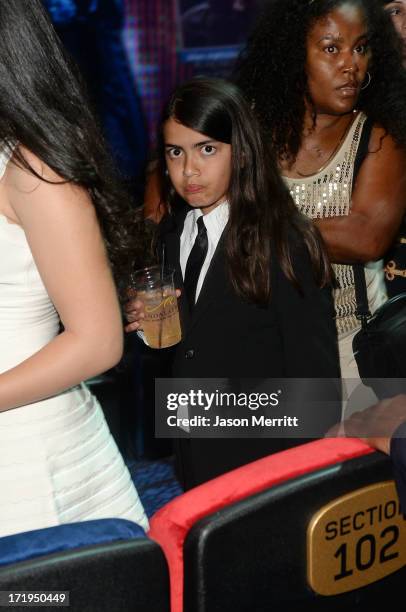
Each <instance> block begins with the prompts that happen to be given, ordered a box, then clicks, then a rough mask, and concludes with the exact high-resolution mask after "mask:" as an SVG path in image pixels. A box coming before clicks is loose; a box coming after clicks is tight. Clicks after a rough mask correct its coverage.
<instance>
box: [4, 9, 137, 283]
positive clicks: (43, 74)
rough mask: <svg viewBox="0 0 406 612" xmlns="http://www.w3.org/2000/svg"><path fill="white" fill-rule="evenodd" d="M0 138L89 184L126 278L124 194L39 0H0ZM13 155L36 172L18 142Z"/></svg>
mask: <svg viewBox="0 0 406 612" xmlns="http://www.w3.org/2000/svg"><path fill="white" fill-rule="evenodd" d="M0 140H1V141H3V142H4V143H5V144H6V145H8V146H9V147H10V148H12V147H13V146H14V143H18V144H20V145H23V146H24V147H25V148H27V149H28V150H30V151H32V152H33V153H34V154H35V155H36V156H37V157H38V158H39V159H41V160H42V161H43V162H44V163H45V164H47V165H48V166H49V167H50V168H52V170H54V171H55V172H56V173H57V174H58V175H59V176H61V177H62V179H63V180H64V181H69V182H72V183H76V184H77V185H80V186H81V187H83V188H84V189H86V190H87V191H88V193H89V195H90V197H91V199H92V201H93V204H94V206H95V209H96V213H97V217H98V220H99V222H100V226H101V229H102V232H103V235H104V239H105V242H106V246H107V250H108V253H109V257H110V261H111V263H112V267H113V272H114V274H115V277H116V280H118V281H122V283H123V284H125V282H126V280H125V278H126V273H127V268H128V267H129V265H130V264H131V260H132V259H133V258H134V257H135V253H134V249H136V248H137V247H136V244H135V241H134V239H133V236H132V231H131V228H132V227H133V224H132V223H131V214H133V213H131V207H130V205H129V197H128V195H127V193H126V192H123V190H122V189H123V188H122V186H121V185H120V183H119V182H118V181H117V180H116V177H115V172H114V169H113V167H112V164H111V162H110V157H109V155H108V153H107V152H106V146H105V143H104V141H103V139H102V137H101V136H100V132H99V129H98V127H97V125H96V122H95V119H94V117H93V114H92V112H91V110H90V109H89V104H88V100H87V96H86V94H85V92H84V87H83V85H82V83H81V79H80V76H79V74H78V72H77V69H76V68H75V67H74V65H73V64H72V63H71V61H70V59H69V58H68V56H67V54H66V53H65V51H64V48H63V46H62V44H61V42H60V41H59V38H58V37H57V35H56V33H55V31H54V29H53V27H52V24H51V22H50V19H49V17H48V14H47V12H46V11H45V9H44V7H43V5H42V3H41V0H0ZM13 159H14V161H15V162H16V163H18V164H19V165H21V166H22V167H24V168H26V169H27V170H29V171H30V172H32V173H34V174H36V173H35V171H34V170H33V169H32V168H31V167H30V166H29V164H28V162H27V161H26V159H25V158H24V155H23V154H22V152H21V150H20V149H19V148H17V149H15V151H14V156H13ZM40 178H41V177H40Z"/></svg>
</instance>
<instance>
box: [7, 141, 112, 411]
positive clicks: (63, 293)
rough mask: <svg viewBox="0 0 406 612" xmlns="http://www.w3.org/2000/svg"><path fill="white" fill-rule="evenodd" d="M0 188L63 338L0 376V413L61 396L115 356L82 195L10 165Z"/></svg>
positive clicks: (108, 292)
mask: <svg viewBox="0 0 406 612" xmlns="http://www.w3.org/2000/svg"><path fill="white" fill-rule="evenodd" d="M24 155H25V156H26V158H27V159H28V161H29V162H30V163H31V165H32V166H33V167H34V168H35V169H36V170H37V171H38V172H39V173H40V174H42V175H43V176H44V177H45V178H47V179H48V180H51V181H60V177H58V176H57V175H55V173H54V172H52V170H50V169H49V168H48V167H46V166H44V164H42V163H41V162H40V161H39V160H38V159H37V158H36V157H34V156H33V155H32V154H30V153H29V152H27V151H24ZM2 183H3V184H2V192H3V197H4V199H5V201H6V206H8V209H9V210H11V211H12V215H13V216H14V217H15V219H16V220H17V221H18V223H20V225H21V226H22V228H23V229H24V231H25V233H26V236H27V240H28V243H29V246H30V248H31V251H32V254H33V257H34V260H35V262H36V265H37V267H38V270H39V272H40V275H41V277H42V280H43V283H44V285H45V287H46V289H47V291H48V294H49V296H50V299H51V300H52V302H53V303H54V305H55V308H56V310H57V311H58V313H59V315H60V318H61V321H62V323H63V326H64V331H63V333H61V334H60V335H59V336H57V337H56V338H55V339H54V340H52V341H51V342H50V343H49V344H47V345H46V346H45V347H44V348H42V349H41V350H40V351H39V352H37V353H36V354H34V355H33V356H32V357H30V358H29V359H27V360H25V361H24V362H22V363H21V364H19V365H18V366H16V367H14V368H13V369H11V370H8V371H7V372H4V373H3V374H0V411H3V410H7V409H10V408H15V407H17V406H20V405H24V404H28V403H31V402H34V401H37V400H40V399H42V398H46V397H49V396H52V395H54V394H56V393H58V392H60V391H63V390H64V389H67V388H69V387H70V386H72V385H74V384H77V383H79V382H80V381H82V380H85V379H87V378H89V377H91V376H94V375H95V374H97V373H99V372H102V371H105V370H107V369H108V368H110V367H112V366H113V365H114V364H115V363H117V361H118V360H119V359H120V357H121V354H122V323H121V315H120V309H119V305H118V301H117V296H116V291H115V287H114V283H113V279H112V275H111V272H110V267H109V264H108V261H107V257H106V252H105V248H104V244H103V240H102V237H101V234H100V230H99V225H98V222H97V219H96V214H95V210H94V207H93V205H92V203H91V201H90V198H89V196H88V195H87V193H86V192H85V191H84V190H83V189H81V188H79V187H77V186H74V185H72V184H61V185H54V184H49V183H46V182H44V181H41V180H39V179H37V178H36V177H35V176H33V175H32V174H30V173H28V172H27V171H25V170H23V169H21V168H19V167H18V166H16V165H15V164H13V163H9V165H8V167H7V171H6V174H5V176H4V178H3V181H2Z"/></svg>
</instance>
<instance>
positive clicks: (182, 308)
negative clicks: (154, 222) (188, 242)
mask: <svg viewBox="0 0 406 612" xmlns="http://www.w3.org/2000/svg"><path fill="white" fill-rule="evenodd" d="M189 210H190V209H189V208H188V207H181V209H180V210H179V211H177V212H176V213H175V214H173V215H170V216H168V217H167V218H166V220H165V224H163V225H162V227H161V247H160V251H161V252H160V253H159V257H160V261H161V262H162V259H164V261H165V262H166V263H167V264H168V265H170V266H173V267H174V268H175V288H176V289H180V290H181V292H182V293H181V296H180V298H179V300H178V306H179V313H180V321H181V327H182V331H183V335H184V334H185V333H186V331H187V329H188V327H189V322H190V313H189V306H188V303H187V300H186V297H185V294H184V289H183V276H182V270H181V267H180V237H181V235H182V231H183V226H184V224H185V218H186V215H187V213H188V211H189Z"/></svg>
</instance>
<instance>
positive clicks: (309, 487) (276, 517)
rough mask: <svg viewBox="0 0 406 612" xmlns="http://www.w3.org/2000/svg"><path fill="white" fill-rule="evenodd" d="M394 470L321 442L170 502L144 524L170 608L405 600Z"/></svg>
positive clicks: (353, 443)
mask: <svg viewBox="0 0 406 612" xmlns="http://www.w3.org/2000/svg"><path fill="white" fill-rule="evenodd" d="M391 477H392V472H391V465H390V461H389V459H387V458H386V457H385V456H383V455H381V454H379V453H375V452H373V451H372V450H371V449H370V448H369V447H368V446H367V445H365V444H364V443H363V442H361V441H359V440H350V439H325V440H317V441H314V442H311V443H309V444H305V445H302V446H300V447H296V448H292V449H289V450H287V451H284V452H281V453H277V454H275V455H271V456H269V457H266V458H264V459H261V460H259V461H256V462H254V463H251V464H249V465H247V466H244V467H242V468H239V469H237V470H234V471H233V472H230V473H228V474H225V475H223V476H220V477H219V478H216V479H214V480H212V481H210V482H208V483H205V484H204V485H202V486H200V487H197V488H196V489H193V490H191V491H189V492H188V493H186V494H184V495H182V496H180V497H179V498H177V499H175V500H173V501H172V502H171V503H170V504H168V505H167V506H166V507H164V508H162V509H161V510H160V511H159V512H158V513H157V514H156V515H155V516H154V517H153V518H152V520H151V529H150V536H151V537H152V538H154V539H155V540H156V541H158V542H159V543H160V544H161V546H162V548H163V549H164V551H165V554H166V556H167V559H168V563H169V571H170V577H171V598H172V607H171V610H172V612H183V610H184V612H209V611H210V612H215V611H217V610H218V611H221V612H226V611H230V612H231V611H232V612H240V611H241V612H242V611H251V610H255V612H260V611H264V612H265V610H266V611H272V612H279V611H282V610H289V611H290V610H294V611H295V612H302V611H303V612H305V611H306V612H307V611H308V612H310V611H312V612H313V611H325V612H327V611H329V612H331V611H335V610H337V611H338V610H340V611H342V610H348V611H351V612H352V611H353V610H357V611H361V610H362V611H366V610H371V609H376V605H380V606H382V605H385V603H386V604H387V603H388V602H390V601H395V600H396V599H401V598H402V599H403V595H404V593H403V588H404V587H403V584H404V581H405V579H406V574H405V567H404V563H405V557H404V555H405V553H406V540H405V529H404V524H403V517H402V516H401V515H399V509H398V501H397V497H396V492H395V490H394V485H393V483H389V484H388V483H387V481H388V480H390V479H391ZM377 483H384V484H382V485H379V486H377V488H376V487H375V485H376V484H377ZM337 500H338V501H337ZM371 500H372V501H371ZM371 504H372V505H371ZM365 506H366V507H365ZM372 506H374V507H375V510H374V511H372ZM386 510H388V517H389V518H388V519H387V518H386V517H385V516H384V514H385V512H386ZM389 510H390V511H389ZM362 513H363V514H362ZM379 513H380V514H379ZM371 514H373V516H374V517H375V518H374V521H375V522H374V524H373V525H372V526H371V525H370V524H368V516H369V515H371ZM354 517H356V520H355V519H354ZM379 519H381V520H379ZM402 550H404V552H402ZM384 574H387V575H386V577H383V575H384ZM377 577H378V578H379V580H378V581H376V578H377ZM374 580H375V581H374ZM374 606H375V607H374Z"/></svg>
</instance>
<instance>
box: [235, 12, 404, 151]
mask: <svg viewBox="0 0 406 612" xmlns="http://www.w3.org/2000/svg"><path fill="white" fill-rule="evenodd" d="M343 4H350V5H354V6H358V7H360V9H361V10H362V11H363V13H364V14H365V17H366V24H367V28H368V39H369V46H370V50H371V54H372V60H371V63H370V66H369V68H368V70H369V72H370V75H371V82H370V84H369V86H368V87H366V88H365V89H364V90H363V91H361V95H360V98H359V100H358V102H357V109H359V110H362V111H364V112H365V113H366V114H367V115H368V117H369V118H370V119H371V120H372V121H373V122H374V123H378V124H380V125H382V126H383V127H384V128H385V129H386V131H387V132H388V133H389V134H390V135H391V136H392V137H393V138H394V140H395V141H396V142H397V143H398V144H399V145H401V146H403V147H406V104H405V100H406V72H405V71H404V69H403V68H402V51H401V42H400V40H399V37H398V36H397V35H396V33H395V31H394V28H393V26H392V23H391V21H390V17H389V16H388V15H387V14H385V12H384V11H383V9H382V0H313V2H311V1H310V0H267V2H266V3H265V6H264V8H263V13H262V14H261V16H260V18H259V19H258V22H257V25H256V27H255V29H254V31H253V33H252V36H251V37H250V39H249V41H248V44H247V46H246V48H245V49H244V50H243V51H242V54H241V57H240V59H239V61H238V63H237V67H236V70H235V75H234V79H235V81H236V82H237V83H238V85H239V86H240V87H241V88H242V90H243V91H244V93H245V95H246V96H247V98H248V99H249V100H252V101H255V112H256V114H257V116H258V119H259V121H260V123H261V128H262V129H263V131H264V132H265V133H266V136H267V138H268V139H269V140H271V141H272V143H273V146H274V150H275V152H276V155H277V156H278V158H279V159H283V158H285V159H288V160H290V161H291V162H292V161H294V159H295V158H296V155H297V153H298V151H299V149H300V146H301V142H302V132H303V125H304V117H305V96H306V92H307V76H306V71H305V63H306V41H307V36H308V33H309V30H310V29H311V27H312V26H313V24H314V23H315V21H317V20H318V19H321V18H323V17H325V16H326V15H327V14H328V13H330V12H331V11H333V10H335V9H337V8H338V7H339V6H341V5H343Z"/></svg>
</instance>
